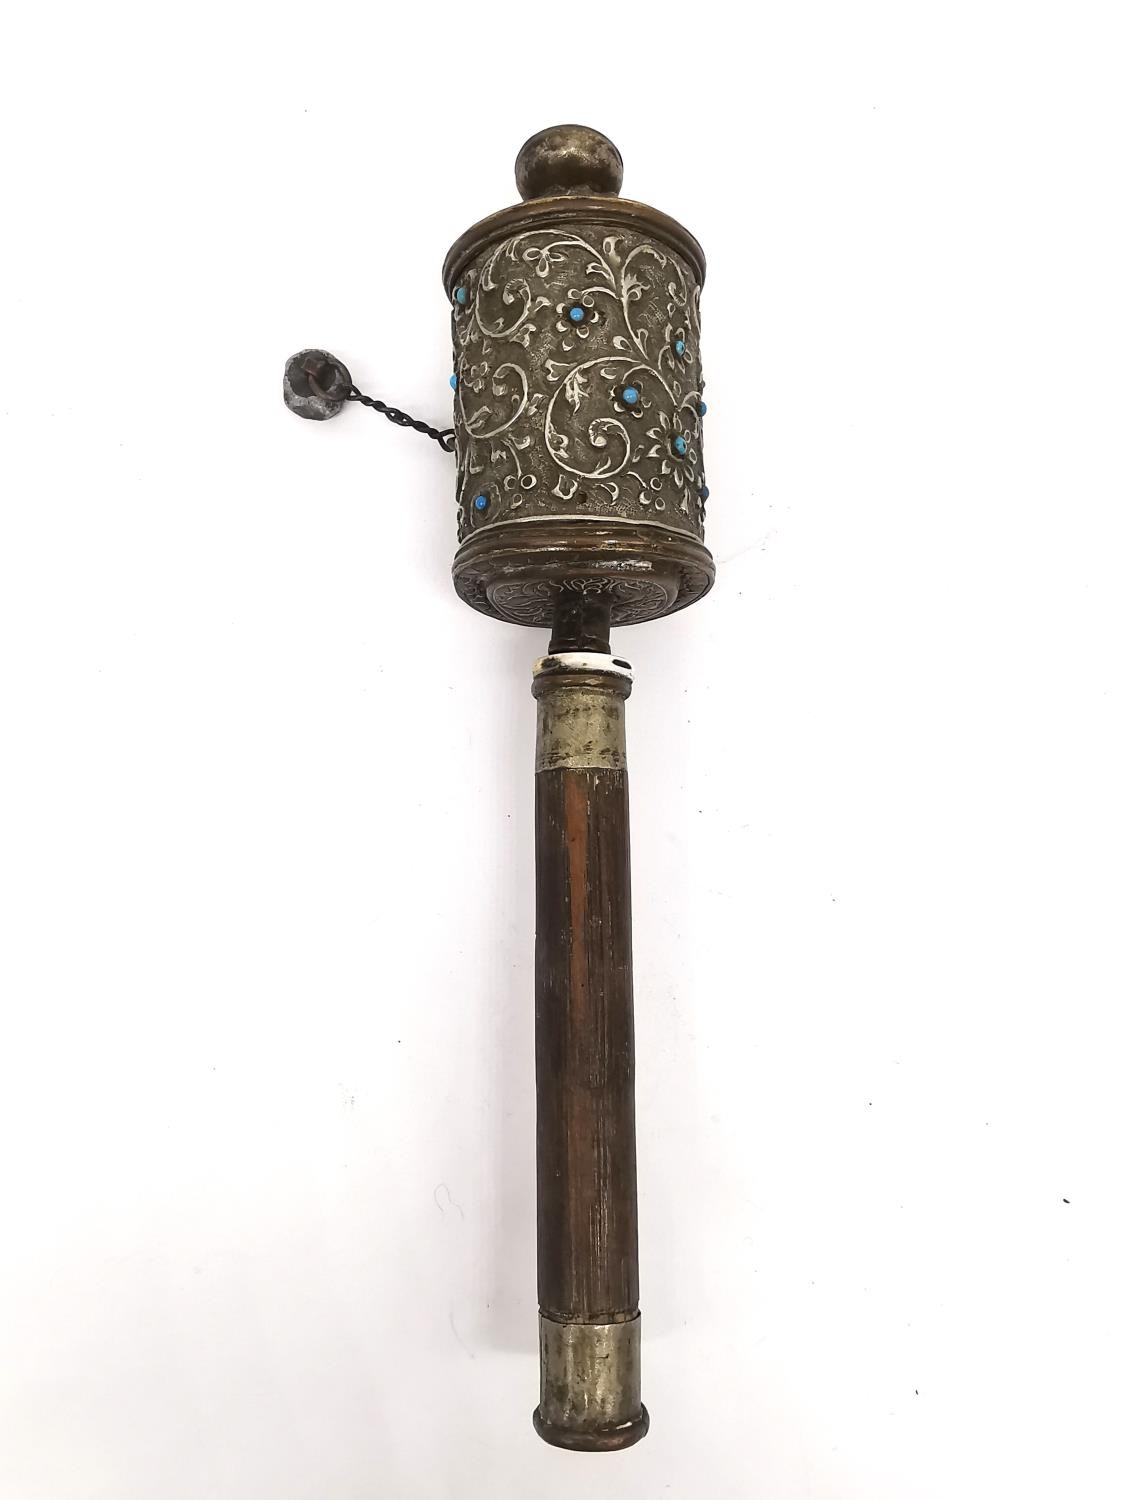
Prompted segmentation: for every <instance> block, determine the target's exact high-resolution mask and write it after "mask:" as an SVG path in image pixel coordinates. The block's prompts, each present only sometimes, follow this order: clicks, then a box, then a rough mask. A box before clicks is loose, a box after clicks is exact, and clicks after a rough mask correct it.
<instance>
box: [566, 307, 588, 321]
mask: <svg viewBox="0 0 1125 1500" xmlns="http://www.w3.org/2000/svg"><path fill="white" fill-rule="evenodd" d="M585 316H586V309H585V308H584V307H572V308H571V309H570V311H569V313H567V317H568V318H569V319H570V321H571V322H572V323H581V322H582V321H583V319H584V318H585Z"/></svg>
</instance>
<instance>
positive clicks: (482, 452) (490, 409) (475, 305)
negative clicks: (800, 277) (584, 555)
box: [453, 230, 707, 541]
mask: <svg viewBox="0 0 1125 1500" xmlns="http://www.w3.org/2000/svg"><path fill="white" fill-rule="evenodd" d="M453 342H454V357H455V367H454V381H453V384H454V387H455V414H454V421H455V429H456V438H457V465H458V475H457V495H458V512H457V523H458V536H459V539H460V540H462V541H463V540H464V539H465V538H466V537H467V536H468V535H470V533H471V532H473V531H474V530H477V529H479V528H480V527H481V526H485V525H488V524H490V523H492V522H495V521H501V520H515V519H517V518H520V517H523V516H525V515H532V514H543V515H560V514H586V513H588V514H590V515H592V516H619V517H622V518H625V519H632V520H637V519H641V520H654V521H660V522H662V523H663V524H665V525H668V526H672V527H674V528H675V529H677V530H681V531H687V532H689V533H690V534H691V535H693V536H698V537H702V535H703V521H704V512H705V506H706V499H707V488H706V484H705V480H704V473H703V460H702V446H701V419H702V415H703V411H704V410H705V407H704V404H703V399H702V390H703V382H702V380H701V378H700V374H699V287H698V285H697V284H696V282H695V279H694V277H693V276H692V275H691V273H690V272H689V271H688V269H687V267H686V266H685V265H684V263H683V262H682V261H681V260H680V258H679V257H678V256H677V255H675V254H674V253H673V252H671V251H669V250H666V249H664V248H662V247H660V246H658V245H654V244H653V243H652V242H651V241H649V240H645V239H642V238H640V237H639V236H637V235H634V234H630V233H628V232H627V231H620V230H618V231H614V232H613V233H610V234H605V235H602V234H601V232H600V231H596V230H589V231H585V230H581V231H577V232H570V231H567V232H560V231H553V232H552V231H542V230H541V231H539V232H537V233H526V234H519V235H515V236H514V237H513V238H511V239H508V240H505V241H504V242H503V243H502V244H500V245H498V246H497V247H496V248H495V249H494V250H492V251H491V252H490V253H489V254H487V255H486V256H484V257H482V258H481V260H480V261H478V262H477V263H476V265H475V266H474V267H472V268H471V270H470V271H469V272H467V274H466V276H465V279H464V281H463V283H462V285H461V286H459V287H458V288H456V289H455V292H454V298H453Z"/></svg>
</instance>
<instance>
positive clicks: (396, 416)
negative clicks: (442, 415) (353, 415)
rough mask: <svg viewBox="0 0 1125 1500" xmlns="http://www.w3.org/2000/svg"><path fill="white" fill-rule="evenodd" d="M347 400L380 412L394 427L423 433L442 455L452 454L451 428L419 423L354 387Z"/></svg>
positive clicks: (407, 414) (394, 407)
mask: <svg viewBox="0 0 1125 1500" xmlns="http://www.w3.org/2000/svg"><path fill="white" fill-rule="evenodd" d="M347 400H349V401H358V402H359V404H360V405H361V406H369V407H370V408H371V410H372V411H378V412H382V414H383V416H385V417H386V419H387V421H388V422H393V423H394V424H395V426H396V427H413V429H414V431H415V432H424V433H425V434H426V436H427V437H428V438H433V440H434V442H435V443H437V445H438V447H439V448H440V449H441V450H442V452H443V453H452V452H453V428H452V427H443V428H437V427H431V426H430V425H429V424H428V423H426V422H420V421H419V420H418V418H417V417H412V416H410V414H409V413H408V412H404V411H399V409H398V407H397V406H388V405H387V403H386V402H385V401H380V400H378V398H377V397H375V396H365V395H364V394H363V392H362V391H361V390H360V389H359V387H358V386H355V385H353V386H352V387H351V389H350V390H349V391H348V394H347Z"/></svg>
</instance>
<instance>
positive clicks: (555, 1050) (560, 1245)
mask: <svg viewBox="0 0 1125 1500" xmlns="http://www.w3.org/2000/svg"><path fill="white" fill-rule="evenodd" d="M556 659H561V658H556ZM628 691H629V682H628V679H627V678H626V679H623V678H622V677H620V676H618V677H616V678H615V677H612V676H609V675H608V674H607V675H606V676H603V677H602V678H601V680H600V681H598V680H597V679H596V678H593V677H591V676H590V675H587V674H583V673H581V672H573V673H567V674H561V675H560V676H557V677H556V678H554V680H550V679H539V680H537V683H536V693H537V696H538V697H539V709H540V753H539V757H538V760H539V765H540V767H541V769H539V770H538V771H537V773H536V778H535V782H536V786H535V832H536V943H535V1061H536V1088H537V1105H538V1108H537V1157H538V1231H539V1233H538V1239H539V1302H540V1308H541V1311H542V1312H543V1314H544V1315H545V1316H546V1317H548V1318H551V1319H554V1320H556V1321H558V1322H566V1323H572V1322H576V1323H610V1322H619V1321H624V1320H626V1319H629V1318H632V1317H634V1316H635V1315H636V1313H637V1309H638V1274H637V1160H636V1137H635V1129H634V1103H633V1094H634V1083H633V1078H634V1044H633V976H632V917H631V909H630V882H629V791H628V773H627V771H626V769H625V764H624V759H625V757H624V733H623V725H622V723H621V711H622V702H621V700H622V699H623V698H624V696H625V695H626V694H627V693H628ZM599 700H600V701H601V706H602V709H603V710H604V712H603V713H602V714H601V715H599V712H598V707H599ZM568 721H569V724H570V726H571V729H572V730H575V731H576V733H574V732H572V733H571V734H570V737H569V739H568V738H567V732H566V725H567V723H568ZM560 722H561V723H562V724H563V726H564V727H563V730H562V731H560V732H559V733H557V734H556V736H555V739H554V740H553V741H552V742H551V744H546V745H545V738H547V737H549V736H550V734H551V733H552V732H553V731H552V728H551V726H555V729H557V726H558V725H559V723H560ZM545 723H546V724H547V726H548V727H547V731H546V734H545V732H544V725H545ZM560 745H561V751H560V750H559V746H560ZM552 747H553V748H554V752H555V753H553V754H552ZM591 758H593V759H597V760H600V761H601V762H602V764H598V765H590V764H588V762H589V760H590V759H591ZM560 760H561V761H563V762H564V763H563V764H558V763H557V762H559V761H560ZM574 762H579V764H574ZM614 762H618V764H614Z"/></svg>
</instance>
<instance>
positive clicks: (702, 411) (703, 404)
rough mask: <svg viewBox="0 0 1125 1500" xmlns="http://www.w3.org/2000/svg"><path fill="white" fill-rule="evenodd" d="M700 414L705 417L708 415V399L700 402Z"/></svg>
mask: <svg viewBox="0 0 1125 1500" xmlns="http://www.w3.org/2000/svg"><path fill="white" fill-rule="evenodd" d="M699 415H700V416H701V417H705V416H706V415H707V403H706V401H701V402H700V403H699Z"/></svg>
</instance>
